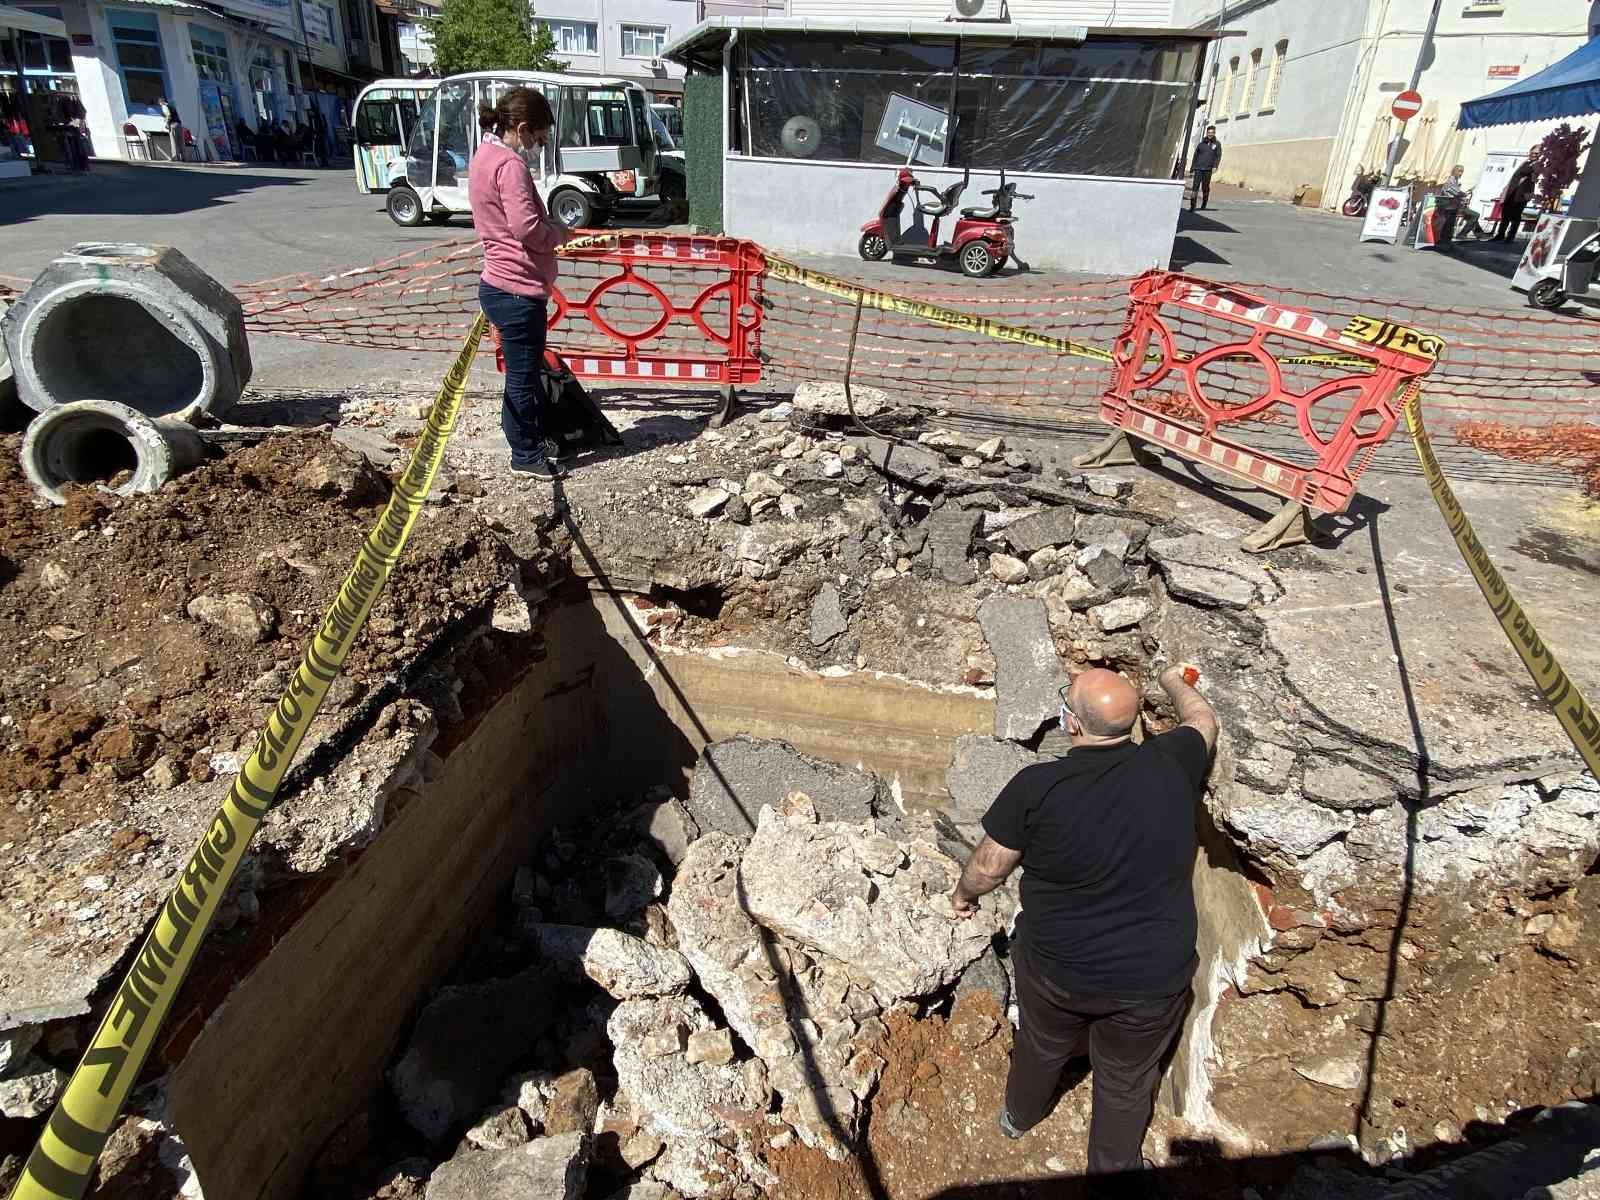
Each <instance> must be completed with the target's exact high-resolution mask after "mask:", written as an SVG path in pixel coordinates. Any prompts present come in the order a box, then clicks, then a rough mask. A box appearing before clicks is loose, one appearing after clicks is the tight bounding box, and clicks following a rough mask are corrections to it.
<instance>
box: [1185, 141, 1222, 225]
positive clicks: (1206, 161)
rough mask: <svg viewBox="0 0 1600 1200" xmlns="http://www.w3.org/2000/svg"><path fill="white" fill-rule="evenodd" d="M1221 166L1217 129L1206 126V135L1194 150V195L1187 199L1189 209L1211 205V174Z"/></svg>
mask: <svg viewBox="0 0 1600 1200" xmlns="http://www.w3.org/2000/svg"><path fill="white" fill-rule="evenodd" d="M1221 165H1222V143H1221V142H1219V141H1217V127H1216V126H1215V125H1207V126H1206V135H1205V137H1203V138H1201V139H1200V144H1199V145H1198V146H1196V147H1195V148H1194V193H1193V195H1191V196H1190V197H1189V208H1190V209H1191V210H1193V209H1194V208H1196V207H1199V208H1205V207H1207V206H1208V205H1209V204H1210V203H1211V172H1213V171H1215V170H1216V169H1217V168H1218V167H1219V166H1221Z"/></svg>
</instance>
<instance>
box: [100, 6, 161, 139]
mask: <svg viewBox="0 0 1600 1200" xmlns="http://www.w3.org/2000/svg"><path fill="white" fill-rule="evenodd" d="M106 21H107V23H108V24H109V25H110V26H111V44H112V46H113V47H114V48H115V49H116V52H117V74H118V75H120V76H121V77H122V95H123V98H124V99H125V100H126V101H127V102H128V109H129V111H130V112H142V113H157V112H160V111H161V110H160V108H159V106H158V105H157V103H156V102H157V101H158V100H160V99H161V97H163V96H165V95H166V94H167V65H166V62H165V60H163V59H162V57H161V33H160V26H159V25H158V24H157V23H156V14H155V13H139V12H125V11H123V10H120V9H113V10H107V12H106Z"/></svg>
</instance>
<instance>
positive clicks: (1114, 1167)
mask: <svg viewBox="0 0 1600 1200" xmlns="http://www.w3.org/2000/svg"><path fill="white" fill-rule="evenodd" d="M1011 960H1012V962H1013V963H1014V964H1015V965H1016V969H1017V1007H1018V1008H1019V1009H1020V1010H1021V1027H1020V1028H1019V1029H1018V1030H1017V1037H1016V1043H1015V1045H1014V1046H1013V1048H1012V1051H1011V1071H1010V1074H1009V1075H1007V1077H1006V1111H1007V1112H1008V1113H1009V1114H1010V1115H1011V1121H1012V1123H1013V1124H1014V1125H1016V1127H1017V1128H1018V1129H1027V1128H1029V1127H1030V1126H1033V1125H1037V1124H1038V1123H1039V1122H1040V1121H1042V1120H1044V1118H1045V1117H1046V1116H1048V1115H1049V1112H1050V1108H1051V1107H1052V1105H1053V1104H1054V1102H1055V1098H1056V1086H1057V1084H1058V1083H1059V1082H1060V1080H1061V1071H1062V1068H1063V1067H1065V1066H1066V1065H1067V1063H1068V1061H1070V1060H1071V1059H1074V1058H1077V1057H1079V1056H1081V1055H1084V1054H1087V1055H1088V1056H1089V1064H1090V1066H1091V1067H1092V1069H1093V1072H1094V1074H1093V1080H1094V1093H1093V1105H1094V1107H1093V1114H1092V1116H1091V1118H1090V1121H1089V1174H1091V1175H1109V1174H1113V1173H1115V1172H1119V1171H1138V1170H1141V1169H1142V1168H1143V1165H1144V1164H1143V1158H1142V1156H1141V1154H1140V1148H1141V1147H1142V1146H1143V1145H1144V1135H1145V1131H1146V1130H1147V1129H1148V1128H1149V1127H1150V1113H1151V1110H1152V1109H1153V1108H1154V1105H1155V1090H1156V1081H1157V1078H1158V1076H1159V1075H1160V1072H1161V1060H1162V1057H1163V1056H1164V1055H1165V1054H1166V1052H1167V1050H1168V1048H1169V1047H1170V1046H1171V1045H1172V1042H1173V1039H1174V1038H1175V1037H1177V1035H1178V1031H1179V1030H1180V1029H1182V1027H1183V1018H1184V1016H1185V1014H1187V1013H1188V1011H1189V1002H1190V1000H1191V998H1192V996H1193V993H1192V992H1191V991H1190V989H1188V988H1184V989H1183V990H1182V991H1181V992H1178V993H1176V994H1174V995H1171V996H1163V997H1160V998H1159V999H1146V998H1128V997H1118V996H1101V995H1091V994H1088V993H1085V992H1071V991H1068V990H1067V989H1065V988H1063V987H1060V986H1059V985H1058V984H1056V983H1055V981H1053V980H1052V979H1050V978H1049V977H1048V976H1046V975H1044V974H1042V973H1041V972H1039V971H1038V970H1036V969H1035V967H1034V964H1033V963H1032V962H1030V961H1029V958H1028V952H1027V949H1026V947H1025V946H1024V945H1023V944H1022V939H1020V938H1019V939H1018V940H1017V941H1016V942H1014V943H1012V947H1011Z"/></svg>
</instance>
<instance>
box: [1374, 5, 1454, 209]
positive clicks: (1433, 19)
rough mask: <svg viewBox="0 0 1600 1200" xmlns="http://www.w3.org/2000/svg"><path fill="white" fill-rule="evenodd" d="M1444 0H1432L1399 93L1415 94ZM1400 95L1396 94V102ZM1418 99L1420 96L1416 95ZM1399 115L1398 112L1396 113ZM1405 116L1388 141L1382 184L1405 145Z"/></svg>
mask: <svg viewBox="0 0 1600 1200" xmlns="http://www.w3.org/2000/svg"><path fill="white" fill-rule="evenodd" d="M1443 2H1444V0H1433V10H1432V11H1431V12H1430V13H1429V14H1428V28H1427V30H1426V32H1424V33H1423V35H1422V45H1421V46H1419V47H1417V61H1416V65H1414V66H1413V67H1412V68H1411V83H1410V85H1409V86H1408V87H1407V88H1406V90H1405V91H1404V92H1402V93H1401V94H1400V95H1401V96H1404V95H1407V94H1410V95H1413V96H1415V95H1416V92H1417V84H1418V82H1419V81H1420V80H1421V79H1422V68H1423V64H1424V63H1425V62H1426V60H1427V57H1428V51H1429V50H1430V49H1432V48H1433V31H1434V30H1435V29H1437V28H1438V27H1439V6H1440V5H1441V4H1442V3H1443ZM1399 99H1400V96H1396V97H1395V100H1396V102H1398V101H1399ZM1418 99H1419V100H1420V99H1421V98H1420V97H1418ZM1396 115H1397V116H1398V115H1399V114H1398V113H1397V114H1396ZM1406 122H1407V118H1405V117H1401V118H1400V132H1399V133H1397V134H1395V136H1394V140H1393V141H1392V142H1390V143H1389V160H1388V162H1387V163H1385V164H1384V168H1383V186H1384V187H1388V186H1389V184H1390V183H1391V182H1392V181H1393V179H1394V167H1395V163H1397V162H1399V161H1400V148H1401V147H1402V146H1403V145H1405V132H1406Z"/></svg>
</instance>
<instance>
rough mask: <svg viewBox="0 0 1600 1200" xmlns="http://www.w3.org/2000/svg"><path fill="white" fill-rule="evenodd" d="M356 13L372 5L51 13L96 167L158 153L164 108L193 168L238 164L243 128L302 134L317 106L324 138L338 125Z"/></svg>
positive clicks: (266, 0)
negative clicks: (63, 32)
mask: <svg viewBox="0 0 1600 1200" xmlns="http://www.w3.org/2000/svg"><path fill="white" fill-rule="evenodd" d="M362 7H366V8H372V0H221V2H220V3H218V4H216V5H215V6H202V5H200V4H196V3H189V2H187V0H67V2H65V3H62V4H61V5H60V6H59V7H58V8H56V9H54V10H53V11H55V12H58V13H59V14H60V19H61V20H62V22H63V23H64V24H65V26H66V29H67V34H68V38H69V41H70V45H71V53H72V67H73V73H74V75H75V77H76V81H77V89H78V95H79V99H80V100H81V101H82V103H83V106H84V110H85V114H86V119H87V122H88V125H89V132H90V137H91V139H92V142H93V145H94V152H95V154H96V156H97V157H100V158H140V157H145V156H147V155H149V154H151V153H152V152H157V153H161V152H165V151H166V149H167V143H166V139H165V137H164V133H165V122H164V121H163V120H162V117H161V114H160V108H159V105H158V101H159V100H160V99H161V98H162V97H166V98H167V100H168V101H169V102H170V103H171V104H172V105H173V107H174V108H175V109H176V110H177V113H178V116H179V118H180V119H181V120H182V122H183V127H184V128H185V129H186V130H188V132H189V134H190V136H191V137H192V138H193V144H192V145H191V146H189V147H187V148H186V149H187V153H188V155H189V156H190V157H193V158H196V159H199V160H200V161H225V160H235V161H237V160H239V159H241V158H243V157H246V153H247V152H246V149H245V147H246V140H245V139H244V138H243V137H241V136H240V133H239V126H240V123H241V122H242V123H243V124H244V125H245V126H246V127H248V128H249V129H251V130H255V129H258V128H260V127H261V126H262V125H263V124H266V123H269V122H272V121H282V122H284V123H286V124H288V125H290V126H294V125H296V124H299V123H302V122H303V123H306V124H308V125H309V124H311V113H312V110H313V107H316V108H318V109H320V110H321V111H322V113H323V116H324V118H325V120H326V122H327V124H328V127H329V128H330V129H332V128H334V127H335V126H336V125H338V124H339V123H340V120H341V117H342V116H343V112H342V110H341V102H342V101H343V100H344V99H346V98H347V96H348V95H349V94H353V89H354V87H355V85H356V84H357V83H358V80H356V79H353V78H351V77H350V76H349V74H348V69H349V65H348V64H349V61H350V59H351V57H352V54H351V51H352V49H353V48H357V47H358V48H359V49H360V50H361V51H362V52H363V53H366V51H367V47H366V44H365V33H363V36H362V37H361V38H360V39H355V38H354V37H353V35H351V34H350V33H349V26H348V20H349V14H350V13H351V12H352V11H359V10H360V9H361V8H362ZM370 16H371V24H372V28H373V30H374V31H376V30H377V29H378V28H379V21H378V18H377V14H376V12H375V11H373V12H372V13H371V14H370ZM358 43H359V46H358ZM129 126H132V127H133V131H132V132H130V130H129V128H128V127H129Z"/></svg>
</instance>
